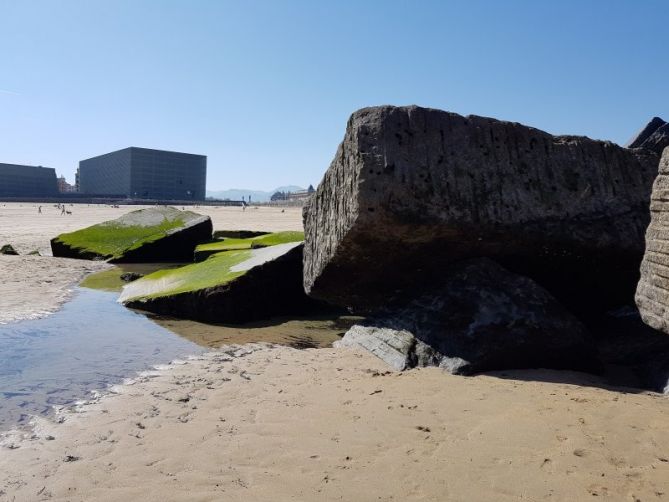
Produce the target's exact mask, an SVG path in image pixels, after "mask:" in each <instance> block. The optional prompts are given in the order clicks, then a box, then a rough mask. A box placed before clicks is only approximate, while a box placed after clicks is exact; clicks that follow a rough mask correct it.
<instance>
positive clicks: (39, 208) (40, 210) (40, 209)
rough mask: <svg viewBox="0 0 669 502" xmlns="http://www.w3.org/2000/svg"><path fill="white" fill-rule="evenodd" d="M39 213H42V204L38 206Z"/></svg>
mask: <svg viewBox="0 0 669 502" xmlns="http://www.w3.org/2000/svg"><path fill="white" fill-rule="evenodd" d="M37 214H42V206H37Z"/></svg>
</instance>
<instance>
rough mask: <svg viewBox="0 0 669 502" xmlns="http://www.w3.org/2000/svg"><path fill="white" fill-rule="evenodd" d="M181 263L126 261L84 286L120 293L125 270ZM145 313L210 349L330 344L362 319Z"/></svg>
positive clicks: (147, 270)
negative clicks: (202, 318) (234, 320)
mask: <svg viewBox="0 0 669 502" xmlns="http://www.w3.org/2000/svg"><path fill="white" fill-rule="evenodd" d="M182 265H184V264H167V265H166V264H164V263H154V264H144V263H142V264H127V265H126V264H124V265H119V266H115V267H114V268H111V269H109V270H104V271H102V272H97V273H95V274H91V275H89V276H88V277H86V279H84V281H83V282H82V283H81V285H82V286H84V287H88V288H94V289H103V290H106V291H116V292H120V291H121V288H122V287H123V285H125V284H128V283H127V282H124V281H122V280H121V278H120V276H121V274H123V273H125V272H138V273H141V274H148V273H150V272H153V271H155V270H159V269H161V268H175V267H178V266H182ZM137 312H141V311H137ZM143 314H144V315H145V316H146V317H147V318H149V319H151V320H152V321H154V322H155V323H156V324H158V325H159V326H161V327H162V328H166V329H168V330H170V331H171V332H173V333H176V334H178V335H179V336H182V337H183V338H185V339H186V340H189V341H191V342H193V343H196V344H197V345H200V346H202V347H207V348H218V347H221V346H223V345H229V344H244V343H254V342H265V343H276V344H280V345H288V346H291V347H294V348H297V349H307V348H323V347H330V346H331V345H332V342H334V341H336V340H339V339H340V338H341V337H342V336H343V335H344V333H346V331H347V330H348V329H349V328H350V327H351V326H352V325H353V324H354V323H355V322H357V321H358V320H360V319H361V318H360V317H355V316H336V315H332V314H330V315H327V316H320V317H310V318H302V319H295V318H287V317H286V318H273V319H270V320H267V321H260V322H255V323H248V324H241V325H221V324H207V323H202V322H197V321H189V320H185V319H176V318H171V317H165V316H160V315H156V314H152V313H150V312H143Z"/></svg>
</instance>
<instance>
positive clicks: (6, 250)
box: [0, 244, 19, 256]
mask: <svg viewBox="0 0 669 502" xmlns="http://www.w3.org/2000/svg"><path fill="white" fill-rule="evenodd" d="M0 254H6V255H12V256H18V254H19V253H18V252H17V251H16V249H14V246H12V245H11V244H5V245H4V246H2V247H1V248H0Z"/></svg>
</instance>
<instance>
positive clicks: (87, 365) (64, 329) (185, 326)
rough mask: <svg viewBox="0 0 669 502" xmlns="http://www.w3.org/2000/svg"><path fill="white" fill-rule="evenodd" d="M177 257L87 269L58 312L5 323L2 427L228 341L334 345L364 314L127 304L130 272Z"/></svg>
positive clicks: (0, 337)
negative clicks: (228, 313)
mask: <svg viewBox="0 0 669 502" xmlns="http://www.w3.org/2000/svg"><path fill="white" fill-rule="evenodd" d="M174 266H179V265H174V264H167V265H166V264H164V263H161V264H148V265H147V264H141V265H123V266H122V267H114V268H112V269H109V270H105V271H102V272H99V273H96V274H92V275H89V276H88V277H87V278H86V279H85V280H84V281H83V282H82V284H81V286H82V287H79V288H77V289H76V294H75V295H74V297H73V299H72V300H71V301H69V302H68V303H66V304H65V305H64V306H63V308H62V309H61V310H59V311H58V312H56V313H54V314H52V315H50V316H48V317H45V318H42V319H36V320H26V321H21V322H16V323H11V324H4V325H0V361H2V364H0V399H1V400H0V431H2V430H7V429H10V428H12V427H13V426H15V425H21V424H22V423H24V422H25V421H27V420H28V419H29V417H30V415H48V414H50V413H52V412H53V407H54V406H56V407H59V406H68V405H71V404H73V403H75V402H76V401H78V400H81V399H86V398H87V397H90V391H93V390H104V389H106V388H107V387H108V386H109V385H112V384H115V383H119V382H121V381H122V380H123V379H124V378H127V377H132V376H134V374H135V373H136V372H137V371H142V370H145V369H148V368H150V367H151V366H153V365H155V364H161V363H167V362H169V361H171V360H172V359H175V358H179V357H184V356H187V355H190V354H197V353H200V352H202V351H204V350H206V349H207V348H216V347H220V346H222V345H228V344H244V343H251V342H266V343H275V344H281V345H288V346H291V347H295V348H298V349H306V348H321V347H329V346H331V345H332V342H334V341H335V340H338V339H339V338H341V336H343V334H344V333H345V332H346V331H347V329H348V328H349V327H350V326H351V325H352V324H353V323H355V322H356V321H357V320H359V319H360V318H358V317H352V316H341V317H338V316H333V315H329V316H323V317H313V318H308V319H294V318H278V319H271V320H268V321H263V322H257V323H252V324H244V325H234V326H230V325H212V324H205V323H200V322H195V321H188V320H183V319H173V318H168V317H162V316H156V315H153V314H148V313H143V312H139V311H135V310H131V309H127V308H125V307H123V306H122V305H121V304H119V303H117V301H116V300H117V298H118V292H119V291H120V290H121V287H122V286H123V285H124V284H126V283H125V282H123V281H122V280H121V279H120V275H121V274H122V273H125V272H138V273H142V274H146V273H150V272H152V271H154V270H157V269H159V268H165V267H174Z"/></svg>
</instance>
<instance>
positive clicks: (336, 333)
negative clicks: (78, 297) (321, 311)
mask: <svg viewBox="0 0 669 502" xmlns="http://www.w3.org/2000/svg"><path fill="white" fill-rule="evenodd" d="M146 315H147V316H148V318H149V319H151V320H152V321H153V322H155V323H156V324H158V325H159V326H162V327H163V328H166V329H169V330H170V331H172V332H173V333H177V334H179V335H180V336H182V337H184V338H185V339H186V340H189V341H191V342H193V343H196V344H198V345H200V346H202V347H209V348H217V347H221V346H223V345H230V344H244V343H255V342H265V343H276V344H279V345H288V346H290V347H293V348H296V349H320V348H324V347H331V346H332V342H334V341H336V340H339V339H341V337H342V336H344V333H346V331H348V329H349V328H350V327H351V326H352V325H353V324H355V323H356V322H357V321H359V320H360V319H361V318H360V317H353V316H341V317H334V318H333V317H332V316H329V317H326V316H323V317H312V318H308V319H294V318H274V319H270V320H268V321H266V322H256V323H249V324H241V325H217V324H205V323H201V322H196V321H187V320H183V319H173V318H168V317H162V316H156V315H153V314H146Z"/></svg>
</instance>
